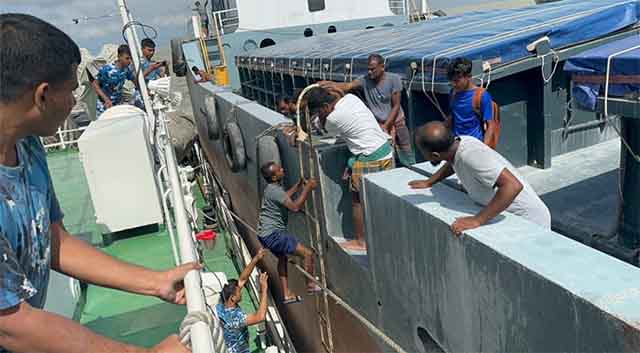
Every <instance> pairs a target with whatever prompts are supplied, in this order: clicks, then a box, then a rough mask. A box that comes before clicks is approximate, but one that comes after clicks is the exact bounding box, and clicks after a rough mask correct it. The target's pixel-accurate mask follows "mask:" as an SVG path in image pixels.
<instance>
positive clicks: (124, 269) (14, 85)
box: [0, 14, 200, 353]
mask: <svg viewBox="0 0 640 353" xmlns="http://www.w3.org/2000/svg"><path fill="white" fill-rule="evenodd" d="M79 63H80V50H79V48H78V46H77V45H76V44H75V43H74V42H73V41H72V40H71V38H69V37H68V36H67V35H66V34H64V33H63V32H62V31H60V30H59V29H57V28H55V27H53V26H52V25H50V24H48V23H46V22H44V21H42V20H39V19H37V18H35V17H32V16H29V15H22V14H0V352H7V351H12V352H69V353H87V352H140V353H145V352H182V353H185V352H189V350H188V349H187V348H186V347H184V346H183V345H182V344H181V343H180V342H179V339H178V337H177V336H175V335H173V336H170V337H168V338H166V339H165V340H164V341H162V342H161V343H160V344H158V345H157V346H155V347H153V348H150V349H148V348H143V347H136V346H132V345H129V344H124V343H119V342H116V341H114V340H111V339H109V338H106V337H103V336H100V335H98V334H96V333H94V332H91V331H90V330H89V329H87V328H86V327H84V326H82V325H80V324H78V323H77V322H75V321H72V320H69V319H66V318H64V317H62V316H59V315H56V314H53V313H49V312H46V311H44V310H42V308H43V306H44V303H45V299H46V293H47V286H48V281H49V271H50V269H51V268H53V269H54V270H56V271H58V272H60V273H65V274H67V275H69V276H72V277H75V278H78V279H80V280H82V281H84V282H87V283H91V284H96V285H101V286H105V287H110V288H117V289H121V290H125V291H129V292H132V293H138V294H144V295H152V296H156V297H158V298H160V299H163V300H165V301H167V302H170V303H176V304H184V303H185V294H184V289H183V288H182V280H183V278H184V276H185V275H186V273H187V272H189V271H192V270H198V269H199V268H200V266H199V265H198V264H195V263H190V264H186V265H182V266H179V267H177V268H175V269H172V270H168V271H153V270H149V269H146V268H142V267H139V266H135V265H132V264H128V263H124V262H122V261H119V260H117V259H115V258H112V257H111V256H109V255H107V254H105V253H104V252H102V251H99V250H97V249H95V248H94V247H92V246H90V245H89V244H87V243H85V242H84V241H82V240H79V239H78V238H76V237H74V236H72V235H70V234H69V233H68V232H67V231H66V230H65V227H64V224H63V222H62V219H63V214H62V211H61V209H60V206H59V204H58V200H57V197H56V193H55V191H54V189H53V184H52V182H51V177H50V174H49V169H48V166H47V160H46V156H45V151H44V148H43V146H42V144H41V143H40V139H39V137H40V136H49V135H52V134H54V133H55V131H56V130H57V129H58V127H59V126H60V125H61V124H62V123H63V122H64V120H65V119H66V118H67V116H68V115H69V112H70V111H71V108H72V107H73V105H74V103H75V99H74V96H73V91H74V89H75V88H76V87H77V86H78V83H77V78H76V71H77V67H78V64H79Z"/></svg>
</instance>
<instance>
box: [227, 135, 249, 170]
mask: <svg viewBox="0 0 640 353" xmlns="http://www.w3.org/2000/svg"><path fill="white" fill-rule="evenodd" d="M222 145H223V147H224V156H225V159H226V160H227V165H229V168H230V169H231V171H232V172H234V173H236V172H239V171H241V170H243V169H244V168H245V167H246V165H247V155H246V151H245V148H244V140H243V139H242V131H240V127H239V126H238V124H236V123H234V122H228V123H227V124H226V125H225V126H224V136H223V140H222Z"/></svg>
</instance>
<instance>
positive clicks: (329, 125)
mask: <svg viewBox="0 0 640 353" xmlns="http://www.w3.org/2000/svg"><path fill="white" fill-rule="evenodd" d="M325 128H326V129H327V131H328V132H329V133H330V134H332V135H339V136H340V137H342V138H343V139H344V140H345V142H346V143H347V147H348V148H349V151H350V152H351V153H353V154H355V155H359V154H364V155H365V156H368V155H370V154H372V153H373V152H375V151H376V150H377V149H378V148H380V147H382V145H383V144H385V143H386V142H387V141H388V140H389V139H390V138H391V136H389V135H388V134H386V133H385V132H384V131H383V130H382V128H381V127H380V125H379V124H378V122H377V121H376V118H375V117H374V116H373V113H371V111H370V110H369V108H367V106H366V105H365V104H364V103H363V102H362V101H361V100H360V99H359V98H358V97H356V96H354V95H353V94H347V95H345V96H344V97H342V98H341V99H340V100H339V101H338V102H337V103H336V105H335V106H334V109H333V112H331V114H329V116H328V117H327V122H326V124H325ZM392 157H393V152H391V153H389V155H388V156H385V157H384V158H383V159H389V158H392Z"/></svg>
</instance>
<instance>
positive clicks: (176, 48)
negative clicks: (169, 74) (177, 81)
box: [171, 38, 187, 77]
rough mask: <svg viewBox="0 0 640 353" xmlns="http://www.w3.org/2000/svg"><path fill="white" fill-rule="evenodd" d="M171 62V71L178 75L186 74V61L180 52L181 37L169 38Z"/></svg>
mask: <svg viewBox="0 0 640 353" xmlns="http://www.w3.org/2000/svg"><path fill="white" fill-rule="evenodd" d="M171 64H172V67H173V73H174V74H176V76H178V77H184V76H185V75H186V74H187V63H186V62H185V61H184V55H183V53H182V39H180V38H174V39H171Z"/></svg>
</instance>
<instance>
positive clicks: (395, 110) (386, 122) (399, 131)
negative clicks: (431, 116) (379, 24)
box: [320, 54, 416, 166]
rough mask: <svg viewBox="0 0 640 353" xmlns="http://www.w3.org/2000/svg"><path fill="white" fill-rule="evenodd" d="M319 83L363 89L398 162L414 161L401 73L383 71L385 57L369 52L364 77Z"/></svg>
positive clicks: (339, 87) (349, 88)
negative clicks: (405, 111) (348, 80)
mask: <svg viewBox="0 0 640 353" xmlns="http://www.w3.org/2000/svg"><path fill="white" fill-rule="evenodd" d="M320 84H321V85H325V86H333V87H336V88H338V89H340V90H342V91H345V92H349V91H354V90H356V89H359V88H362V89H363V91H364V98H365V101H366V103H367V106H368V107H369V109H370V110H371V112H372V113H373V115H374V116H375V117H376V120H377V121H378V123H379V124H380V126H381V127H382V129H383V130H384V131H385V132H386V133H388V134H389V135H391V137H392V139H393V143H394V145H395V150H396V154H397V157H398V161H399V162H400V163H401V164H402V165H405V166H410V165H412V164H415V163H416V158H415V154H414V152H413V147H412V146H411V137H410V134H409V129H408V128H407V123H406V119H405V115H404V111H403V110H402V106H401V105H400V102H401V100H402V81H401V80H400V76H398V75H396V74H393V73H390V72H386V71H385V69H384V58H383V57H382V56H381V55H379V54H371V55H369V59H368V72H367V75H366V76H363V77H361V78H359V79H356V80H354V81H351V82H329V81H323V82H321V83H320Z"/></svg>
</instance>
